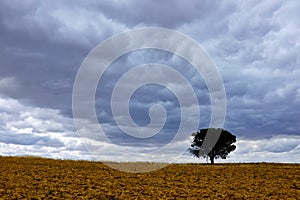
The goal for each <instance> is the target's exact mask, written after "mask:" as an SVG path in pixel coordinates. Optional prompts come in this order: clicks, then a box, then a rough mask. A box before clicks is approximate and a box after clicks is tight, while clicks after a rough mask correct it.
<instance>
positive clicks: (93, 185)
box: [0, 157, 300, 199]
mask: <svg viewBox="0 0 300 200" xmlns="http://www.w3.org/2000/svg"><path fill="white" fill-rule="evenodd" d="M120 165H121V164H120ZM127 165H128V163H127ZM135 165H136V163H135ZM139 165H153V163H139ZM299 197H300V165H299V164H271V163H260V164H216V165H213V166H212V165H207V164H171V165H168V166H167V167H165V168H162V169H160V170H157V171H153V172H149V173H126V172H121V171H118V170H114V169H111V168H109V167H107V166H106V165H104V164H102V163H99V162H87V161H69V160H65V161H63V160H51V159H42V158H34V157H0V199H204V198H205V199H297V198H298V199H299Z"/></svg>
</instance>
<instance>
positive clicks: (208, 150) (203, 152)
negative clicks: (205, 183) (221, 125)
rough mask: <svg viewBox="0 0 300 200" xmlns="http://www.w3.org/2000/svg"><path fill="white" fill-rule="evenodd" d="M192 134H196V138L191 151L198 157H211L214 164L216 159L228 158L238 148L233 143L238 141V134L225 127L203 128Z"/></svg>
mask: <svg viewBox="0 0 300 200" xmlns="http://www.w3.org/2000/svg"><path fill="white" fill-rule="evenodd" d="M192 136H194V140H193V142H192V144H191V147H190V148H189V152H190V153H191V154H192V155H193V156H195V157H198V158H199V157H204V158H209V159H210V162H211V164H214V159H217V158H222V159H226V157H227V156H228V154H229V153H230V152H232V151H234V150H235V148H236V146H235V145H234V144H233V143H235V142H236V136H235V135H233V134H231V133H230V132H229V131H226V130H224V129H215V128H208V129H201V130H200V132H196V133H193V134H192ZM206 137H207V138H206ZM204 138H205V140H204ZM205 141H206V142H205ZM204 142H205V144H204Z"/></svg>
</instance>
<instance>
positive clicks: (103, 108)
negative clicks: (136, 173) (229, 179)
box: [0, 0, 300, 162]
mask: <svg viewBox="0 0 300 200" xmlns="http://www.w3.org/2000/svg"><path fill="white" fill-rule="evenodd" d="M16 5H17V6H16ZM299 10H300V3H299V2H298V1H296V0H295V1H293V0H292V1H285V2H273V1H263V2H260V1H251V2H244V1H218V2H211V1H201V2H199V1H189V2H183V1H172V2H168V1H164V2H156V1H137V0H130V1H126V4H125V3H122V2H119V1H101V2H98V1H89V2H85V1H76V2H70V1H1V2H0V33H1V37H0V45H1V48H0V153H1V155H23V154H31V155H32V154H33V155H42V156H47V157H56V158H77V159H92V157H91V156H90V155H89V153H88V152H87V151H86V149H85V148H84V146H83V145H82V143H81V142H82V141H80V139H79V138H78V135H77V134H76V129H75V127H74V124H73V119H72V89H73V83H74V80H75V77H76V73H77V70H78V69H79V67H80V65H81V63H82V62H83V60H84V58H85V57H86V56H87V55H88V54H89V52H90V51H91V50H92V49H93V48H95V47H96V45H98V44H99V43H100V42H101V41H103V40H104V39H106V38H108V37H109V36H112V35H113V34H117V33H120V32H122V31H126V30H130V29H132V28H141V27H149V26H158V27H164V28H172V29H174V30H178V31H180V32H183V33H185V34H187V35H188V36H190V37H192V38H193V39H194V40H196V41H198V42H199V43H200V44H201V45H202V46H203V47H204V49H205V50H206V51H207V53H208V54H209V55H210V57H211V58H212V60H213V61H214V62H215V63H216V65H217V66H218V69H219V70H220V72H221V75H222V78H223V80H224V86H225V89H226V92H227V115H226V122H225V128H226V129H228V130H229V131H231V132H232V133H233V134H235V135H237V138H238V139H239V138H240V139H239V141H238V144H237V146H238V148H237V150H236V152H234V153H233V154H232V156H231V158H230V159H229V160H228V161H231V162H235V161H237V162H238V161H241V162H252V161H253V162H254V161H270V162H299V158H297V155H299V144H300V141H299V136H300V132H299V130H300V123H299V118H300V111H299V109H298V108H299V107H300V82H299V76H300V68H299V67H300V57H299V52H300V38H299V33H300V23H299V20H298V19H299V17H300V16H299V12H298V11H299ZM112 49H113V47H112ZM112 49H110V50H112ZM150 62H157V63H161V64H166V65H170V66H173V67H174V68H175V69H176V70H178V71H179V72H180V73H181V74H183V75H184V76H185V77H186V78H187V79H188V80H189V81H190V83H191V85H192V86H193V88H194V89H195V91H196V93H197V98H198V100H199V103H200V113H201V120H200V125H199V128H204V127H207V126H208V125H209V120H210V114H211V110H210V109H211V108H210V105H211V102H210V96H209V91H208V89H207V86H206V85H205V82H204V80H203V79H202V78H201V76H199V75H195V71H194V70H193V69H192V68H191V67H190V66H189V64H188V63H187V62H186V61H185V60H183V59H181V58H180V57H178V56H175V55H173V54H170V53H167V52H162V51H158V50H149V51H136V52H132V53H130V54H128V55H124V56H122V57H120V58H119V59H117V60H116V61H115V62H114V63H112V65H111V66H110V67H109V70H107V71H106V72H105V76H104V77H103V79H101V81H100V82H99V87H98V90H97V93H96V98H95V100H96V110H97V115H98V118H99V119H101V120H100V121H101V123H102V124H103V127H105V131H106V132H107V134H108V135H109V137H111V138H110V139H111V141H113V143H114V144H122V146H123V148H125V149H126V148H128V149H129V151H133V152H134V151H136V149H135V147H136V146H139V148H142V147H141V146H145V147H144V149H140V150H141V151H145V152H147V151H148V152H149V151H150V150H151V148H153V147H155V146H156V145H157V144H164V142H168V141H169V140H170V138H172V137H173V135H172V134H174V132H176V130H177V129H178V123H179V121H180V117H179V116H180V115H179V113H180V105H179V104H178V101H177V100H176V98H175V97H174V94H173V93H172V92H171V91H168V90H167V89H166V88H165V87H160V86H158V85H148V86H145V87H142V88H140V89H139V90H137V91H136V92H135V93H134V95H133V96H132V98H131V101H130V104H129V107H130V112H131V115H132V118H133V120H134V121H135V122H136V123H137V124H138V125H141V126H145V125H147V124H148V123H149V122H150V118H149V115H148V111H149V108H150V106H151V105H153V103H159V104H161V105H163V106H164V107H165V108H166V110H167V114H168V118H167V122H166V126H165V127H164V130H163V132H162V133H161V134H162V137H160V138H159V139H157V138H152V139H150V140H149V142H147V144H146V143H142V144H141V143H140V141H139V140H130V141H129V142H128V140H126V139H125V137H123V136H122V135H120V134H119V129H118V127H116V125H115V122H114V119H113V117H112V113H111V110H110V96H111V94H112V88H113V86H114V84H115V83H116V81H117V80H118V79H119V78H120V77H121V76H122V74H124V73H125V72H127V71H128V70H130V69H131V68H132V67H134V66H136V65H140V64H145V63H150ZM145 75H146V77H147V73H146V72H145V73H144V74H140V75H138V76H140V78H143V76H145ZM156 76H159V74H156ZM101 84H102V85H101ZM176 87H177V88H178V90H180V91H181V92H182V94H183V95H185V92H186V90H185V88H181V87H180V85H176ZM103 88H104V89H103ZM149 94H150V95H149ZM185 96H187V97H186V99H187V101H188V95H185ZM157 117H159V116H157ZM191 120H192V117H191ZM87 123H88V122H87ZM91 126H94V124H91ZM195 131H196V130H195ZM100 139H101V138H100ZM102 142H103V143H101V145H102V147H103V148H101V152H105V153H104V155H103V156H102V157H101V159H103V160H121V159H122V158H123V159H125V160H126V159H128V160H147V159H150V160H151V159H153V160H155V159H156V160H164V159H165V157H168V156H169V157H172V158H176V156H178V155H176V154H174V151H172V148H175V147H171V148H170V150H168V152H169V154H168V155H163V156H160V155H155V154H154V155H153V156H152V158H149V157H147V156H148V155H147V154H143V153H141V154H139V155H135V157H133V158H128V156H127V157H126V155H125V153H124V154H123V153H119V154H116V153H112V152H113V149H114V148H115V146H114V144H110V143H107V142H104V141H102ZM189 142H190V141H188V140H184V141H182V143H178V144H177V143H176V144H174V145H175V146H176V145H178V146H181V147H182V146H186V148H188V146H189ZM126 144H127V145H126ZM147 148H148V149H147ZM146 155H147V156H146ZM179 160H181V162H190V161H193V159H192V158H190V156H188V155H186V154H184V155H183V156H182V158H181V159H179Z"/></svg>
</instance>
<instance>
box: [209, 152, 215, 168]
mask: <svg viewBox="0 0 300 200" xmlns="http://www.w3.org/2000/svg"><path fill="white" fill-rule="evenodd" d="M209 159H210V164H212V165H213V164H215V154H214V152H213V151H212V152H211V155H210V156H209Z"/></svg>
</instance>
